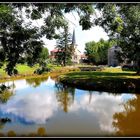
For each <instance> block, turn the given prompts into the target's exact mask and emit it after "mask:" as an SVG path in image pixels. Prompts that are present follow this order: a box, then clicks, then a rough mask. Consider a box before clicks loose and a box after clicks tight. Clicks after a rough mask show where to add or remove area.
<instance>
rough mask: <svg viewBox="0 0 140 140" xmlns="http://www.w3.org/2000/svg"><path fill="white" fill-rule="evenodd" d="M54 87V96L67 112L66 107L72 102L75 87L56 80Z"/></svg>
mask: <svg viewBox="0 0 140 140" xmlns="http://www.w3.org/2000/svg"><path fill="white" fill-rule="evenodd" d="M55 87H56V89H57V90H56V98H57V100H58V102H59V103H60V106H61V107H62V108H63V110H64V112H68V108H69V107H70V106H71V105H72V104H73V102H74V96H75V89H74V88H72V87H68V86H66V85H63V84H61V83H58V82H56V83H55Z"/></svg>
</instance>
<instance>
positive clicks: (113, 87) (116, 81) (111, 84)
mask: <svg viewBox="0 0 140 140" xmlns="http://www.w3.org/2000/svg"><path fill="white" fill-rule="evenodd" d="M58 80H59V81H60V82H62V83H64V84H68V85H71V86H74V87H78V88H82V89H92V90H104V91H113V92H136V91H138V92H139V93H140V87H139V85H140V75H136V72H132V71H122V70H121V69H120V68H105V69H104V70H102V71H81V72H70V73H67V74H65V75H61V76H60V77H59V78H58ZM130 89H132V90H133V91H132V90H130ZM135 89H136V90H135Z"/></svg>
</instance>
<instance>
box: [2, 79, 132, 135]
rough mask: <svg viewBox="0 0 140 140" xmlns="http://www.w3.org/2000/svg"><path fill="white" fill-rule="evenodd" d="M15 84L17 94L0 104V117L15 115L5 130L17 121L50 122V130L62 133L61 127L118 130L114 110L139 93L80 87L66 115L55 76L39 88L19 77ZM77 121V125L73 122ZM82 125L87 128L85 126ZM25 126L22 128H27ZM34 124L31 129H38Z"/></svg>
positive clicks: (68, 130)
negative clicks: (114, 123) (115, 124)
mask: <svg viewBox="0 0 140 140" xmlns="http://www.w3.org/2000/svg"><path fill="white" fill-rule="evenodd" d="M10 84H12V82H11V83H10ZM14 84H15V94H14V96H13V97H12V98H10V99H9V100H8V101H7V103H5V104H0V117H3V116H9V117H10V118H11V119H12V122H11V124H8V126H7V125H5V128H4V129H5V130H6V127H7V129H8V127H10V125H11V126H12V125H15V124H17V125H18V127H19V126H20V125H21V126H22V127H23V125H31V124H35V125H40V124H42V125H44V124H47V123H48V127H49V130H48V132H50V134H54V133H57V134H58V133H59V132H60V130H61V132H62V130H63V132H65V131H66V133H70V131H71V133H72V132H75V131H76V132H77V134H79V133H80V132H85V133H87V134H88V133H90V134H92V133H93V134H94V133H96V134H97V133H100V132H107V133H112V132H114V131H115V130H114V128H113V126H112V122H113V114H115V113H116V112H120V111H123V106H122V103H123V102H124V101H127V100H128V99H130V98H134V97H135V95H134V94H133V95H131V94H118V95H114V94H109V93H107V92H102V93H99V92H97V91H93V92H89V91H86V90H78V89H76V90H75V94H74V102H72V103H71V104H67V107H68V112H67V116H66V113H64V112H63V110H62V109H61V106H62V105H65V102H63V104H61V106H60V104H59V102H58V98H57V97H56V94H57V93H56V87H55V81H53V80H52V79H50V78H48V79H47V80H46V81H43V82H42V83H41V84H40V85H39V86H38V87H36V88H34V87H31V86H30V85H29V84H28V83H27V82H26V80H17V81H14ZM65 94H67V93H65V91H63V94H61V93H60V94H59V95H57V96H62V97H61V98H62V99H63V96H64V95H65ZM69 96H72V95H70V94H68V96H64V97H65V98H68V97H69ZM65 100H66V99H65ZM66 124H67V127H66ZM74 124H75V126H73V125H74ZM60 125H61V127H60ZM81 126H83V128H84V129H83V130H82V127H81ZM16 127H17V126H16ZM22 127H19V129H23V128H22ZM25 127H26V126H25ZM33 127H34V126H33ZM33 127H30V129H34V128H33ZM10 128H11V127H10ZM13 129H14V128H13ZM80 129H81V130H80ZM93 130H94V131H93ZM21 131H22V130H21ZM76 132H75V133H76Z"/></svg>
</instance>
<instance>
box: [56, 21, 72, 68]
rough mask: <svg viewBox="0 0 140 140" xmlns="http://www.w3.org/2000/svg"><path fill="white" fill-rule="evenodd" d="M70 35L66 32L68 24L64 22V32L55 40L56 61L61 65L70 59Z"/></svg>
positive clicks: (64, 64)
mask: <svg viewBox="0 0 140 140" xmlns="http://www.w3.org/2000/svg"><path fill="white" fill-rule="evenodd" d="M71 41H72V35H71V34H69V33H68V25H67V23H66V25H65V27H64V32H62V33H61V34H60V37H59V39H58V40H57V47H56V48H58V52H57V53H56V61H57V62H58V63H60V64H61V65H63V66H66V64H68V63H69V62H70V61H71V58H72V54H73V49H74V47H73V46H72V45H71V44H70V43H71Z"/></svg>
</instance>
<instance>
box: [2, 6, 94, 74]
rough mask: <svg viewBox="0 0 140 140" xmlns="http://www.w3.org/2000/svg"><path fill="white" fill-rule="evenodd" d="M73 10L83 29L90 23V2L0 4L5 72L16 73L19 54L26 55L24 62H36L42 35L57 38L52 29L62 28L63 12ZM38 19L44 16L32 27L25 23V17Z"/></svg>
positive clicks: (41, 44)
mask: <svg viewBox="0 0 140 140" xmlns="http://www.w3.org/2000/svg"><path fill="white" fill-rule="evenodd" d="M72 11H76V12H77V13H78V15H79V17H80V19H79V24H80V25H81V26H82V29H83V30H87V29H90V28H91V26H92V22H91V15H92V14H93V12H94V10H93V7H92V4H80V3H77V4H76V3H65V4H64V3H63V4H60V3H59V4H57V3H52V4H51V3H27V4H26V3H2V4H0V21H1V22H0V38H1V48H0V49H1V51H0V53H1V54H2V55H1V56H2V57H1V58H0V62H1V63H0V64H1V65H2V64H3V62H6V71H7V73H8V74H9V75H13V74H15V73H17V70H16V69H15V66H16V64H17V63H18V62H19V60H20V58H21V57H23V56H25V55H26V56H28V57H27V58H28V59H27V61H28V62H27V63H28V64H29V65H30V66H32V65H34V64H35V63H38V61H39V60H38V57H39V55H40V52H41V50H42V46H43V42H42V41H41V37H42V36H44V35H45V36H46V38H47V39H53V38H55V39H58V37H59V34H58V33H57V32H56V31H58V30H59V29H61V28H63V27H64V23H65V22H64V21H65V20H66V18H65V16H64V15H65V13H70V12H72ZM23 13H25V14H26V18H27V19H29V20H38V19H41V18H44V25H42V26H41V28H39V27H34V26H32V25H31V23H28V24H25V20H26V18H25V17H24V16H23V15H24V14H23Z"/></svg>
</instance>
